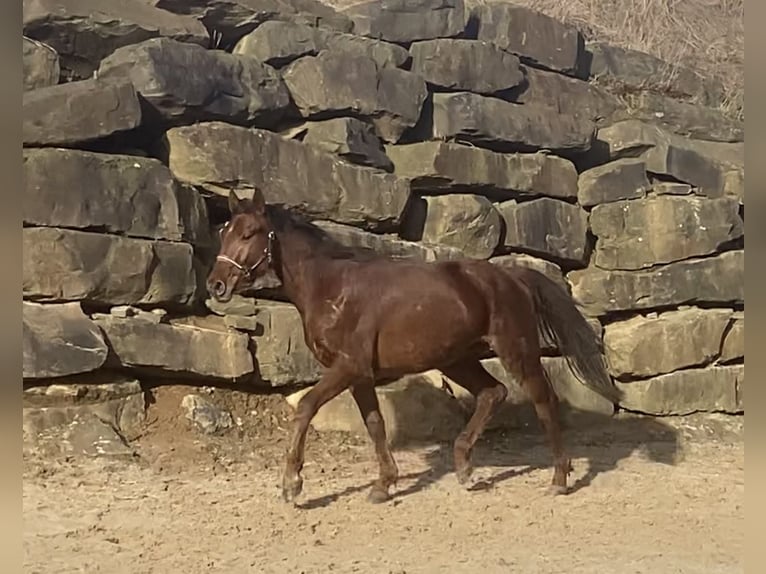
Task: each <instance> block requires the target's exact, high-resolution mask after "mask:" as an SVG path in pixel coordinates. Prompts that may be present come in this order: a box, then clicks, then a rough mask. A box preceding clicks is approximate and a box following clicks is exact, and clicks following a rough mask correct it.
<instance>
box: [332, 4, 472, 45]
mask: <svg viewBox="0 0 766 574" xmlns="http://www.w3.org/2000/svg"><path fill="white" fill-rule="evenodd" d="M343 13H344V14H346V15H347V16H348V17H349V18H351V19H352V20H353V22H354V33H355V34H360V35H362V36H369V37H371V38H380V39H381V40H387V41H389V42H397V43H400V44H409V43H410V42H415V41H417V40H431V39H434V38H449V37H452V36H458V35H459V34H461V33H462V32H463V30H464V29H465V25H466V13H465V6H464V4H463V0H371V1H368V2H362V3H359V4H354V5H352V6H350V7H349V8H347V9H345V10H344V11H343Z"/></svg>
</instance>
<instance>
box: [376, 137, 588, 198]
mask: <svg viewBox="0 0 766 574" xmlns="http://www.w3.org/2000/svg"><path fill="white" fill-rule="evenodd" d="M386 152H387V153H388V156H389V157H390V158H391V159H392V160H393V162H394V167H395V173H396V175H398V176H401V177H406V178H408V179H410V180H411V185H412V189H413V190H417V191H423V192H451V191H456V192H458V191H464V190H466V189H471V190H473V191H475V192H476V193H478V194H480V195H485V196H487V197H490V198H492V199H496V200H503V199H511V198H513V197H517V196H519V195H526V196H535V195H547V196H551V197H561V198H574V197H576V196H577V170H576V169H575V167H574V165H573V164H572V163H571V162H569V161H567V160H565V159H563V158H560V157H557V156H554V155H548V154H545V153H532V154H527V153H518V154H508V153H495V152H493V151H490V150H486V149H482V148H477V147H472V146H466V145H460V144H452V143H446V142H419V143H414V144H407V145H390V146H386Z"/></svg>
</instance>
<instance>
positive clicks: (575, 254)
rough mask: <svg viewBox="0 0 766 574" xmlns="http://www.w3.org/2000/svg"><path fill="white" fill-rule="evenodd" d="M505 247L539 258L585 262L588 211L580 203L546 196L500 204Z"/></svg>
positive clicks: (576, 262) (577, 262)
mask: <svg viewBox="0 0 766 574" xmlns="http://www.w3.org/2000/svg"><path fill="white" fill-rule="evenodd" d="M498 211H500V215H502V217H503V219H504V220H505V246H506V247H509V248H511V249H515V250H522V251H525V252H529V253H530V254H533V255H538V256H540V257H547V258H551V257H552V258H554V259H557V260H560V261H566V262H568V263H575V264H582V263H584V262H585V258H586V256H587V253H586V247H587V234H588V214H587V213H586V212H585V211H584V210H583V209H582V208H581V207H579V206H577V205H573V204H571V203H566V202H564V201H559V200H557V199H551V198H548V197H543V198H540V199H534V200H532V201H525V202H522V203H518V202H516V201H514V200H511V201H506V202H504V203H501V204H500V205H498Z"/></svg>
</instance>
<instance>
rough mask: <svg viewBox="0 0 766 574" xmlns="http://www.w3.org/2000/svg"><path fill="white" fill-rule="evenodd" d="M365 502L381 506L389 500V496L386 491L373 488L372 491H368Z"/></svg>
mask: <svg viewBox="0 0 766 574" xmlns="http://www.w3.org/2000/svg"><path fill="white" fill-rule="evenodd" d="M367 500H369V501H370V502H371V503H372V504H382V503H384V502H388V501H389V500H391V495H390V494H389V493H388V491H387V490H384V489H382V488H376V487H373V488H372V490H370V494H368V495H367Z"/></svg>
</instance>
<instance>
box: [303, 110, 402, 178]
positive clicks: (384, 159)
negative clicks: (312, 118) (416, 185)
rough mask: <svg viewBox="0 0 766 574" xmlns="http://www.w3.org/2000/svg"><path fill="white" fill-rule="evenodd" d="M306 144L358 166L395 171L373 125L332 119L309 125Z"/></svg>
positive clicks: (305, 139) (347, 119) (359, 121)
mask: <svg viewBox="0 0 766 574" xmlns="http://www.w3.org/2000/svg"><path fill="white" fill-rule="evenodd" d="M302 131H303V132H304V133H305V135H304V137H303V141H304V142H305V143H307V144H309V145H313V146H316V147H317V148H319V149H321V150H324V151H326V152H329V153H334V154H336V155H339V156H340V157H342V158H343V159H345V160H347V161H350V162H351V163H355V164H358V165H366V166H369V167H377V168H379V169H382V170H383V171H387V172H392V171H394V164H393V163H392V162H391V160H390V159H389V158H388V156H387V155H386V150H385V149H384V148H383V143H382V142H381V141H380V138H378V136H377V134H376V133H375V129H374V128H373V126H372V125H370V124H368V123H366V122H363V121H361V120H358V119H356V118H332V119H329V120H324V121H320V122H306V123H305V124H304V125H303V128H302Z"/></svg>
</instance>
